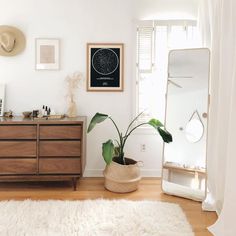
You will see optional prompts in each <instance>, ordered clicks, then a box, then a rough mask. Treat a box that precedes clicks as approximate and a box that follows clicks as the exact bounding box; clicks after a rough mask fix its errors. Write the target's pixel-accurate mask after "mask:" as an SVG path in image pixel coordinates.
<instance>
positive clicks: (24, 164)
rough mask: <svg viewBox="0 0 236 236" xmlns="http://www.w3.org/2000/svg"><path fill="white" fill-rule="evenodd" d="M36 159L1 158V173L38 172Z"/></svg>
mask: <svg viewBox="0 0 236 236" xmlns="http://www.w3.org/2000/svg"><path fill="white" fill-rule="evenodd" d="M36 171H37V164H36V159H29V158H28V159H19V158H17V159H15V158H11V159H0V175H4V174H5V175H9V174H13V175H14V174H36Z"/></svg>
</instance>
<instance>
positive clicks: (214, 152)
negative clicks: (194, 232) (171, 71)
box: [199, 0, 236, 236]
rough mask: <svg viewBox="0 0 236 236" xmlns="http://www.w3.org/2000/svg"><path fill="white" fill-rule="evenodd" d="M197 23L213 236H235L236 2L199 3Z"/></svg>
mask: <svg viewBox="0 0 236 236" xmlns="http://www.w3.org/2000/svg"><path fill="white" fill-rule="evenodd" d="M199 13H200V14H199V20H200V27H201V29H202V32H203V33H202V36H203V39H204V40H205V42H206V44H205V45H206V46H207V45H208V44H210V48H211V83H210V94H211V103H210V120H209V133H208V135H209V136H208V137H209V142H208V163H207V168H208V188H209V193H208V196H207V198H206V201H205V202H204V203H203V208H205V209H207V210H215V211H217V213H218V215H219V218H218V220H217V222H216V223H215V224H214V225H213V226H211V227H209V230H210V231H211V232H212V233H213V234H214V235H216V236H235V235H236V217H235V216H236V182H235V180H236V0H201V2H200V7H199Z"/></svg>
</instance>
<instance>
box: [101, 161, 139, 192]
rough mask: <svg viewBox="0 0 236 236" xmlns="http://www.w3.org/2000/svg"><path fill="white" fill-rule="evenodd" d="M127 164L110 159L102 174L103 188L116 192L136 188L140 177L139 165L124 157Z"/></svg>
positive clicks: (129, 190)
mask: <svg viewBox="0 0 236 236" xmlns="http://www.w3.org/2000/svg"><path fill="white" fill-rule="evenodd" d="M125 160H126V162H127V163H130V164H129V165H121V164H118V163H117V162H114V161H112V162H111V164H109V165H107V166H106V168H105V170H104V172H103V174H104V177H105V188H106V189H108V190H109V191H112V192H116V193H128V192H133V191H135V190H137V189H138V184H139V181H140V179H141V175H140V167H139V166H138V163H137V162H136V161H134V160H132V159H129V158H125Z"/></svg>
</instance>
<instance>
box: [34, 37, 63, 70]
mask: <svg viewBox="0 0 236 236" xmlns="http://www.w3.org/2000/svg"><path fill="white" fill-rule="evenodd" d="M35 44H36V62H35V69H36V70H59V67H60V65H59V64H60V63H59V60H60V59H59V56H60V55H59V50H60V40H59V39H39V38H38V39H36V42H35Z"/></svg>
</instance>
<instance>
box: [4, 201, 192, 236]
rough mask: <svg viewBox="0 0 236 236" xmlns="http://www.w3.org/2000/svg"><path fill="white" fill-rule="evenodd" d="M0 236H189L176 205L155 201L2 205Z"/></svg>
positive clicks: (46, 202)
mask: <svg viewBox="0 0 236 236" xmlns="http://www.w3.org/2000/svg"><path fill="white" fill-rule="evenodd" d="M0 235H1V236H154V235H155V236H193V235H194V234H193V232H192V229H191V226H190V224H189V223H188V221H187V219H186V217H185V215H184V213H183V211H182V210H181V208H180V207H179V206H178V205H177V204H172V203H165V202H157V201H127V200H85V201H55V200H50V201H31V200H26V201H3V202H0Z"/></svg>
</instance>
